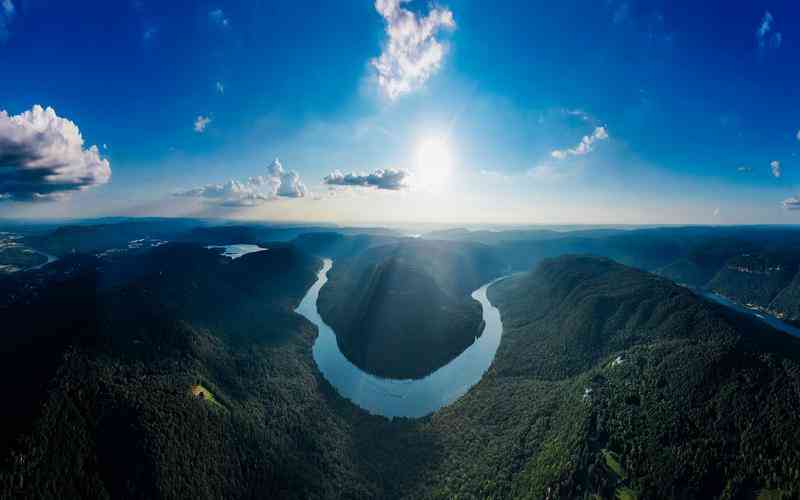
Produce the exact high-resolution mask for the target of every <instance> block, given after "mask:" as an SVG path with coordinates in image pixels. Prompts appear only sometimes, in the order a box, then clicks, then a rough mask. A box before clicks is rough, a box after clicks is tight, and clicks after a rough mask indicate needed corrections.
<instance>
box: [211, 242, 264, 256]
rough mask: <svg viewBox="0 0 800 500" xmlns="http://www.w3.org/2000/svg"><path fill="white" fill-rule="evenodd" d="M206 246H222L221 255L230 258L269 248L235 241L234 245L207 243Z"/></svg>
mask: <svg viewBox="0 0 800 500" xmlns="http://www.w3.org/2000/svg"><path fill="white" fill-rule="evenodd" d="M206 248H222V249H224V250H223V252H222V255H224V256H225V257H230V258H231V259H238V258H239V257H243V256H245V255H247V254H249V253H254V252H263V251H264V250H269V248H264V247H260V246H258V245H247V244H243V243H237V244H235V245H209V246H207V247H206Z"/></svg>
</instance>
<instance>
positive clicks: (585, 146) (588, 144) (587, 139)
mask: <svg viewBox="0 0 800 500" xmlns="http://www.w3.org/2000/svg"><path fill="white" fill-rule="evenodd" d="M605 140H608V131H607V130H606V128H605V127H596V128H595V129H594V132H592V134H591V135H585V136H583V139H581V142H580V143H579V144H578V145H577V146H575V147H574V148H572V149H555V150H553V151H552V152H551V153H550V156H552V157H553V158H555V159H557V160H564V159H566V158H567V157H569V156H583V155H585V154H588V153H590V152H591V151H592V149H594V143H595V142H597V141H605Z"/></svg>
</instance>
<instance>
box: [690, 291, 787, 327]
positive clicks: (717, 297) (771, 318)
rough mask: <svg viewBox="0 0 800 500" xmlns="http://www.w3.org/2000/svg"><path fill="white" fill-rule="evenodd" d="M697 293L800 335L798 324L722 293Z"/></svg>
mask: <svg viewBox="0 0 800 500" xmlns="http://www.w3.org/2000/svg"><path fill="white" fill-rule="evenodd" d="M695 293H697V294H699V295H701V296H702V297H705V298H706V299H708V300H710V301H712V302H715V303H717V304H721V305H723V306H725V307H727V308H729V309H733V310H734V311H737V312H740V313H742V314H747V315H748V316H753V317H755V318H758V319H759V320H761V321H763V322H764V323H766V324H768V325H769V326H771V327H772V328H775V329H776V330H780V331H782V332H784V333H788V334H789V335H792V336H793V337H800V328H797V327H796V326H792V325H790V324H789V323H786V322H784V321H781V320H779V319H778V318H776V317H775V316H772V315H770V314H766V313H762V312H761V311H756V310H753V309H749V308H747V307H744V306H741V305H739V304H737V303H736V302H733V301H732V300H730V299H728V298H727V297H723V296H722V295H720V294H718V293H714V292H704V291H697V290H695Z"/></svg>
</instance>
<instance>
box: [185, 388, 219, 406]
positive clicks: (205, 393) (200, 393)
mask: <svg viewBox="0 0 800 500" xmlns="http://www.w3.org/2000/svg"><path fill="white" fill-rule="evenodd" d="M191 393H192V396H194V397H196V398H200V397H202V398H203V399H204V400H205V401H206V402H207V403H210V404H211V405H213V406H216V407H218V408H222V409H225V407H224V406H222V404H220V402H219V401H217V398H215V397H214V393H213V392H211V391H210V390H208V387H205V386H204V385H202V384H194V385H192V387H191Z"/></svg>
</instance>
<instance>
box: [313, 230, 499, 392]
mask: <svg viewBox="0 0 800 500" xmlns="http://www.w3.org/2000/svg"><path fill="white" fill-rule="evenodd" d="M498 272H499V265H498V264H497V263H496V261H494V260H493V259H492V257H491V255H490V253H489V252H488V249H487V248H486V247H483V246H482V245H475V244H461V243H452V242H428V241H418V240H417V241H414V240H406V241H404V242H401V243H398V244H395V245H386V246H381V247H376V248H372V249H369V250H367V251H365V252H364V253H362V254H359V255H357V256H356V257H353V258H350V259H343V260H340V261H337V262H335V263H334V266H333V270H332V271H331V273H330V280H329V282H328V284H327V285H326V286H325V287H324V288H323V289H322V291H321V292H320V298H319V307H320V313H321V314H322V317H323V319H325V320H326V322H328V324H330V325H331V327H332V328H333V329H334V331H335V332H336V336H337V340H338V343H339V346H340V347H341V349H342V351H343V352H344V353H345V355H346V356H347V357H348V358H349V359H350V360H351V361H353V363H355V364H356V365H358V366H359V367H361V368H362V369H364V370H366V371H368V372H371V373H374V374H377V375H380V376H384V377H390V378H418V377H423V376H425V375H427V374H429V373H431V372H432V371H434V370H435V369H436V368H438V367H440V366H442V365H444V364H446V363H447V362H448V361H450V360H451V359H453V358H454V357H455V356H457V355H458V354H460V353H461V352H462V351H463V350H464V349H466V348H467V347H468V346H469V345H471V344H472V343H473V342H474V340H475V338H476V337H477V336H478V335H480V333H481V331H482V327H483V320H482V316H481V308H480V304H478V302H477V301H475V300H473V299H472V298H471V297H470V293H471V292H472V291H474V290H475V289H476V288H478V287H479V286H480V285H482V284H484V283H485V282H486V281H489V280H490V279H491V278H493V277H495V276H497V274H498Z"/></svg>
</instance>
